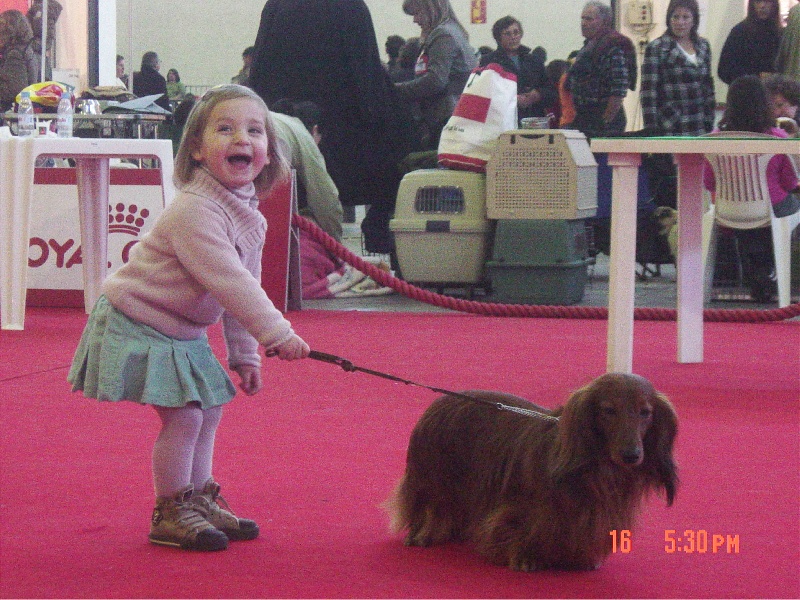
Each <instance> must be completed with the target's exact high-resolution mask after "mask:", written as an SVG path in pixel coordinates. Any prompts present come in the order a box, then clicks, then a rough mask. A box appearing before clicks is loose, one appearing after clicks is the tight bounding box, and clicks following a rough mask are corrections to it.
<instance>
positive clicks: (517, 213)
mask: <svg viewBox="0 0 800 600" xmlns="http://www.w3.org/2000/svg"><path fill="white" fill-rule="evenodd" d="M486 212H487V216H488V217H489V218H490V219H583V218H586V217H593V216H594V215H595V214H596V212H597V162H595V159H594V156H593V155H592V153H591V151H590V150H589V143H588V142H587V140H586V136H584V135H583V134H582V133H581V132H579V131H573V130H569V129H542V130H532V129H524V130H516V131H507V132H505V133H503V134H502V135H501V136H500V138H499V140H498V142H497V146H496V148H495V151H494V153H493V154H492V158H491V159H490V160H489V163H488V164H487V165H486Z"/></svg>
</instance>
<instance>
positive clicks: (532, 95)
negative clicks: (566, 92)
mask: <svg viewBox="0 0 800 600" xmlns="http://www.w3.org/2000/svg"><path fill="white" fill-rule="evenodd" d="M527 70H528V73H527V79H528V81H529V84H528V86H527V87H528V89H527V90H523V91H522V93H520V94H519V97H522V99H523V101H522V102H520V103H519V104H520V106H522V107H526V106H531V105H533V104H541V105H542V107H544V108H545V110H546V109H548V108H550V107H551V106H553V105H554V104H555V103H556V100H558V92H557V91H556V88H555V85H553V83H552V82H551V81H550V79H549V78H548V77H547V70H546V69H545V67H544V64H543V63H541V62H539V61H533V60H532V61H531V62H530V63H529V64H528V66H527ZM519 97H518V98H519Z"/></svg>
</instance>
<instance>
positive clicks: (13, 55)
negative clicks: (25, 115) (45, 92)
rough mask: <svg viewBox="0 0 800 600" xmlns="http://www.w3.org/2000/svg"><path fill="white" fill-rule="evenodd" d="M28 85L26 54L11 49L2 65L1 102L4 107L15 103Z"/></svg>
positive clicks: (0, 75) (0, 76) (0, 77)
mask: <svg viewBox="0 0 800 600" xmlns="http://www.w3.org/2000/svg"><path fill="white" fill-rule="evenodd" d="M27 85H28V67H27V63H26V62H25V56H24V55H23V54H22V53H21V52H20V51H19V50H17V49H12V50H9V52H8V54H7V56H6V57H5V60H3V64H2V66H0V102H2V105H3V106H4V107H7V108H8V107H10V106H11V105H12V104H14V101H15V99H16V97H17V94H18V93H19V92H20V90H22V89H23V88H25V87H26V86H27Z"/></svg>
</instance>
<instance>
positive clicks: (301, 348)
mask: <svg viewBox="0 0 800 600" xmlns="http://www.w3.org/2000/svg"><path fill="white" fill-rule="evenodd" d="M309 352H311V348H309V347H308V344H306V343H305V342H304V341H303V338H301V337H300V336H299V335H297V334H296V333H295V334H292V337H290V338H289V339H288V340H286V341H285V342H283V343H282V344H281V345H280V346H276V347H275V348H273V349H272V350H270V351H269V352H267V356H268V357H269V356H277V357H278V358H280V359H281V360H295V359H298V358H306V357H307V356H308V354H309Z"/></svg>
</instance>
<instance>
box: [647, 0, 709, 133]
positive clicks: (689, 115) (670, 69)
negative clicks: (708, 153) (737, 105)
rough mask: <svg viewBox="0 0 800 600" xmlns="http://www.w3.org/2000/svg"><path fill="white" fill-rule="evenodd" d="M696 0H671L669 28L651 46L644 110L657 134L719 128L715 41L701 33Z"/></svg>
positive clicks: (703, 131)
mask: <svg viewBox="0 0 800 600" xmlns="http://www.w3.org/2000/svg"><path fill="white" fill-rule="evenodd" d="M699 21H700V8H699V6H698V4H697V0H671V2H670V3H669V6H667V31H666V32H665V33H664V34H663V35H662V36H661V37H659V38H656V39H655V40H653V41H652V42H650V43H649V44H648V45H647V48H646V49H645V52H644V62H643V63H642V89H641V101H642V115H643V118H644V126H645V129H647V130H648V131H649V132H650V133H652V134H654V135H703V134H705V133H709V132H710V131H711V130H712V129H713V128H714V108H715V104H716V103H715V99H714V80H713V77H712V75H711V45H710V44H709V43H708V40H706V39H704V38H702V37H700V36H699V35H698V34H697V28H698V26H699Z"/></svg>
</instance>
